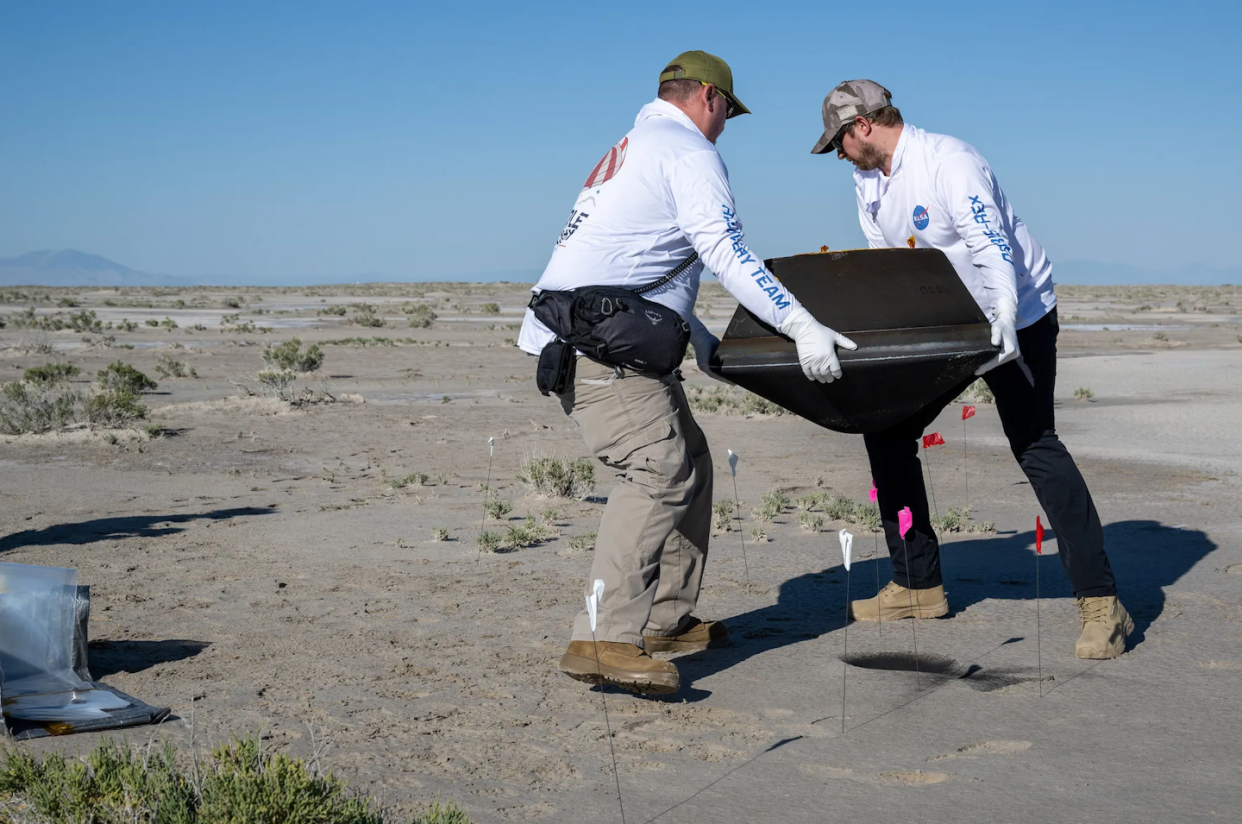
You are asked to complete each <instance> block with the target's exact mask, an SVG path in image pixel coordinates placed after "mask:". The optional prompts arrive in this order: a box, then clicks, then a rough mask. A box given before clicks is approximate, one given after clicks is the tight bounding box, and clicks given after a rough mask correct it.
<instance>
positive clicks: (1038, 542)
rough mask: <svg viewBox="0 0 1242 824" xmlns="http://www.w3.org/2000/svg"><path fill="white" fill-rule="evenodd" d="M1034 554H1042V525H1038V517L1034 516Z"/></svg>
mask: <svg viewBox="0 0 1242 824" xmlns="http://www.w3.org/2000/svg"><path fill="white" fill-rule="evenodd" d="M1035 554H1036V555H1043V554H1044V525H1043V524H1042V523H1040V521H1039V516H1038V515H1036V516H1035Z"/></svg>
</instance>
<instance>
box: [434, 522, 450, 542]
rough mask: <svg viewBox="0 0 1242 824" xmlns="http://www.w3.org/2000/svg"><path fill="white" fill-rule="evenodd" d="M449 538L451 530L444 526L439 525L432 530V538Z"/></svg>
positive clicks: (438, 539)
mask: <svg viewBox="0 0 1242 824" xmlns="http://www.w3.org/2000/svg"><path fill="white" fill-rule="evenodd" d="M448 539H449V531H448V530H447V529H445V528H444V527H440V526H438V527H436V528H435V529H433V530H431V540H433V541H447V540H448Z"/></svg>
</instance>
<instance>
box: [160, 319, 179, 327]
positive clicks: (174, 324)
mask: <svg viewBox="0 0 1242 824" xmlns="http://www.w3.org/2000/svg"><path fill="white" fill-rule="evenodd" d="M160 326H163V327H164V328H165V329H176V328H177V322H176V321H175V320H173V319H172V318H170V317H165V318H164V319H163V320H162V321H160Z"/></svg>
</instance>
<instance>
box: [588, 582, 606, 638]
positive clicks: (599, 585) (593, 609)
mask: <svg viewBox="0 0 1242 824" xmlns="http://www.w3.org/2000/svg"><path fill="white" fill-rule="evenodd" d="M602 600H604V581H603V579H602V578H596V579H595V586H594V587H593V588H592V590H591V592H589V593H587V596H586V608H587V615H589V616H591V632H595V617H596V616H597V615H598V614H599V602H600V601H602Z"/></svg>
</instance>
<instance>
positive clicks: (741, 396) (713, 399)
mask: <svg viewBox="0 0 1242 824" xmlns="http://www.w3.org/2000/svg"><path fill="white" fill-rule="evenodd" d="M685 390H686V400H687V401H688V402H689V404H690V409H691V410H692V411H694V412H718V413H720V414H722V415H759V416H763V415H787V414H789V413H788V412H786V411H785V409H784V408H782V407H780V406H777V405H776V404H774V403H772V402H771V401H769V400H766V399H764V398H761V397H759V396H758V395H755V394H753V393H751V392H746V391H745V390H735V389H732V388H729V387H724V386H711V387H707V388H706V389H705V388H703V387H700V386H689V385H688V386H686V387H685Z"/></svg>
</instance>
